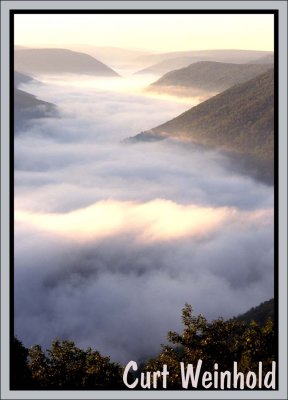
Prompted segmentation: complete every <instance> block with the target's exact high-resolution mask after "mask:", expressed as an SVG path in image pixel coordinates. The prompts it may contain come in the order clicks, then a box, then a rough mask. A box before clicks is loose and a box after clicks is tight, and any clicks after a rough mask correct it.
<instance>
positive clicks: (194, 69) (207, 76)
mask: <svg viewBox="0 0 288 400" xmlns="http://www.w3.org/2000/svg"><path fill="white" fill-rule="evenodd" d="M269 68H271V65H270V64H230V63H229V64H228V63H220V62H211V61H201V62H197V63H194V64H191V65H189V66H188V67H186V68H181V69H178V70H176V71H172V72H168V73H167V74H165V75H164V76H162V77H161V78H160V79H158V80H157V81H156V82H154V83H152V84H151V85H150V86H149V88H150V89H151V90H155V89H157V90H161V89H162V88H163V91H165V92H167V91H168V92H169V91H171V92H173V89H174V87H177V88H179V87H182V88H189V89H191V92H192V90H193V89H194V90H196V91H197V90H203V91H208V92H221V91H223V90H225V89H228V88H229V87H231V86H234V85H236V84H238V83H242V82H245V81H248V80H249V79H252V78H254V77H256V76H257V75H259V74H261V73H263V72H265V71H267V70H268V69H269Z"/></svg>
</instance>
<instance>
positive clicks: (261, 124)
mask: <svg viewBox="0 0 288 400" xmlns="http://www.w3.org/2000/svg"><path fill="white" fill-rule="evenodd" d="M169 136H171V137H175V138H177V139H179V140H184V141H191V142H194V143H199V144H202V145H208V146H212V147H216V148H218V149H223V150H228V151H230V152H232V153H233V152H234V153H236V154H237V153H238V154H245V155H249V156H252V157H253V159H258V160H264V161H267V162H269V163H271V162H273V158H274V69H273V68H272V69H270V70H268V71H267V72H265V73H264V74H261V75H258V76H257V77H255V78H253V79H251V80H249V81H247V82H244V83H240V84H238V85H235V86H233V87H231V88H230V89H227V90H225V91H224V92H222V93H220V94H218V95H216V96H214V97H212V98H210V99H208V100H206V101H204V102H203V103H200V104H199V105H197V106H196V107H193V108H191V109H189V110H188V111H186V112H184V113H183V114H181V115H179V116H178V117H176V118H174V119H172V120H170V121H168V122H166V123H164V124H162V125H159V126H157V127H156V128H153V129H151V130H150V131H145V132H141V133H140V134H138V135H136V136H135V137H134V138H132V141H142V140H144V141H147V140H150V138H153V139H152V140H157V138H158V139H159V140H160V139H163V138H165V137H169Z"/></svg>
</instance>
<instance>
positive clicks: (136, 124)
mask: <svg viewBox="0 0 288 400" xmlns="http://www.w3.org/2000/svg"><path fill="white" fill-rule="evenodd" d="M62 79H63V78H62ZM119 79H122V78H119ZM133 79H136V78H133ZM137 79H139V78H137ZM45 80H46V83H47V84H46V85H38V86H37V85H35V84H33V87H32V86H31V88H30V89H31V91H32V90H33V91H34V92H33V94H37V95H38V96H39V98H42V99H43V100H46V101H50V102H52V103H55V104H57V106H58V108H59V110H60V113H61V116H62V117H61V118H60V119H59V118H57V119H56V118H55V119H53V118H50V119H43V120H38V121H37V122H33V121H31V122H30V127H29V129H28V128H26V129H25V131H22V132H21V133H20V134H19V135H18V136H17V138H16V139H15V205H16V210H15V219H16V223H15V323H16V334H17V335H18V337H19V338H20V339H21V340H23V342H24V343H25V344H26V345H32V344H35V343H39V344H42V345H43V346H44V347H45V346H49V345H50V343H51V340H52V339H54V338H56V337H57V338H60V339H62V338H63V339H64V338H69V339H71V340H74V341H75V342H76V343H77V344H78V345H79V346H83V347H85V346H92V347H95V348H97V349H98V350H99V351H100V352H102V353H103V354H105V355H110V356H111V357H112V359H113V360H117V361H121V362H126V361H128V360H130V359H139V358H141V357H146V356H149V355H153V354H154V353H155V352H157V351H158V349H159V344H160V343H161V342H162V343H163V342H164V341H165V337H166V333H167V331H168V330H171V329H181V321H180V315H181V308H182V307H183V306H184V304H185V302H188V303H191V304H192V305H193V307H194V309H195V311H196V312H197V313H199V312H201V313H203V314H204V315H205V316H207V317H208V318H216V317H218V316H223V317H230V316H233V315H236V314H238V313H240V312H244V311H246V310H247V309H248V308H250V307H251V306H255V305H257V304H258V303H260V302H261V301H263V300H267V299H269V298H271V297H272V296H273V188H271V187H269V186H266V185H264V184H261V183H260V182H257V181H254V180H253V179H252V178H250V177H247V176H244V175H241V174H240V173H237V172H236V171H231V170H229V168H227V163H225V162H224V159H223V155H221V154H219V153H217V152H214V151H204V150H203V149H201V150H200V149H199V148H197V146H195V145H192V144H191V145H187V144H186V145H183V144H181V143H178V142H176V141H173V140H168V141H162V142H158V143H141V144H135V145H128V144H124V143H122V140H123V139H125V138H126V137H129V136H131V135H133V134H136V133H139V132H140V131H141V130H145V129H149V128H151V127H153V126H155V125H157V124H159V123H161V122H164V121H166V120H168V119H170V118H172V117H174V116H175V115H177V114H179V113H180V112H182V111H184V110H185V109H188V108H189V107H190V104H189V103H186V104H185V103H183V102H181V103H176V102H175V101H171V100H166V99H157V98H149V96H148V95H147V94H141V92H140V90H139V87H140V86H137V85H136V83H137V82H136V81H135V82H134V83H133V85H134V86H133V85H130V86H129V87H128V89H127V90H126V91H124V89H125V87H126V86H125V80H124V81H119V82H120V83H118V84H117V85H118V86H117V87H115V88H114V89H113V87H110V86H109V85H110V84H109V85H108V90H104V86H105V85H104V83H103V82H102V81H101V82H99V81H95V82H92V83H91V84H90V87H89V86H87V81H86V80H85V79H84V80H83V81H82V84H81V80H79V81H78V82H76V83H75V82H74V83H73V81H71V80H66V81H65V82H64V83H65V84H63V82H62V83H61V81H59V80H56V81H55V80H54V81H51V79H50V80H49V79H48V78H45V77H44V81H45ZM127 81H128V78H127ZM107 82H110V81H106V86H107ZM146 85H147V82H145V83H143V87H144V86H146ZM25 88H26V89H27V91H29V90H28V89H29V86H28V85H25Z"/></svg>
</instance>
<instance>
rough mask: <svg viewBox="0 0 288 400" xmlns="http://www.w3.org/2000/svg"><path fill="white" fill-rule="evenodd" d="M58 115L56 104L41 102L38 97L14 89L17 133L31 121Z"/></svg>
mask: <svg viewBox="0 0 288 400" xmlns="http://www.w3.org/2000/svg"><path fill="white" fill-rule="evenodd" d="M57 115H58V112H57V107H56V106H55V105H54V104H52V103H49V102H47V101H43V100H39V99H37V98H36V96H33V95H32V94H30V93H27V92H24V91H23V90H20V89H17V88H15V89H14V124H15V132H16V133H17V132H18V131H19V130H20V129H21V128H23V127H25V126H26V125H27V123H28V122H29V120H31V119H35V118H45V117H55V116H57Z"/></svg>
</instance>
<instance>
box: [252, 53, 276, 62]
mask: <svg viewBox="0 0 288 400" xmlns="http://www.w3.org/2000/svg"><path fill="white" fill-rule="evenodd" d="M250 63H251V64H274V55H273V54H267V55H266V56H262V57H259V58H256V59H255V60H252V61H251V62H250Z"/></svg>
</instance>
